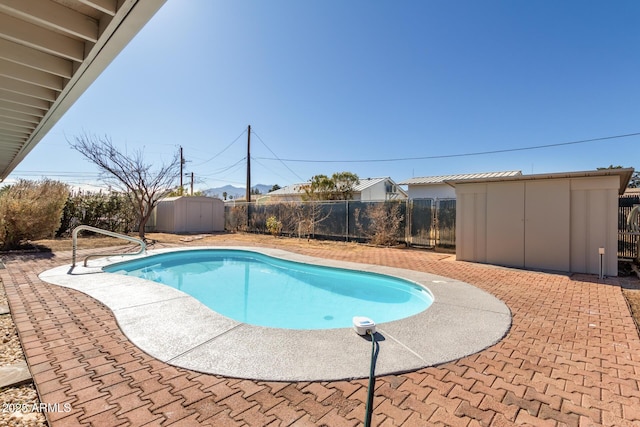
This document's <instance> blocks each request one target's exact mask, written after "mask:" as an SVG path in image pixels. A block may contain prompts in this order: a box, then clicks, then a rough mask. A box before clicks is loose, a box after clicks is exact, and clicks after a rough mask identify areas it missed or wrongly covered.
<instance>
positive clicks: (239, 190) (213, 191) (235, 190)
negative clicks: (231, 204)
mask: <svg viewBox="0 0 640 427" xmlns="http://www.w3.org/2000/svg"><path fill="white" fill-rule="evenodd" d="M272 187H273V185H265V184H256V185H254V186H252V187H251V188H253V189H258V191H260V194H267V193H268V192H269V190H271V188H272ZM202 192H203V193H204V194H206V195H207V196H210V197H213V196H218V197H220V198H223V197H222V195H223V194H224V193H227V199H228V198H230V197H229V196H231V197H232V198H234V199H236V198H240V197H244V196H245V187H234V186H233V185H225V186H224V187H214V188H208V189H206V190H203V191H202Z"/></svg>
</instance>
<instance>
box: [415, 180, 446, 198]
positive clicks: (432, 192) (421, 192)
mask: <svg viewBox="0 0 640 427" xmlns="http://www.w3.org/2000/svg"><path fill="white" fill-rule="evenodd" d="M407 188H408V190H407V193H409V198H410V199H455V198H456V189H455V188H453V187H452V186H450V185H449V184H444V183H440V184H411V185H408V186H407Z"/></svg>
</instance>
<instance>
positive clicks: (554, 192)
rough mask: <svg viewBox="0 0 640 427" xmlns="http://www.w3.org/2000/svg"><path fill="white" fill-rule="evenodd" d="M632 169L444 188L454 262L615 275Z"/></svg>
mask: <svg viewBox="0 0 640 427" xmlns="http://www.w3.org/2000/svg"><path fill="white" fill-rule="evenodd" d="M632 173H633V169H631V168H629V169H605V170H598V171H587V172H567V173H553V174H539V175H521V176H513V177H504V178H496V179H472V180H458V181H449V182H448V183H449V184H451V185H454V186H455V189H456V198H457V206H456V258H457V259H458V260H462V261H474V262H483V263H489V264H497V265H504V266H509V267H519V268H528V269H540V270H556V271H564V272H575V273H589V274H599V272H600V251H601V249H600V248H604V255H603V257H602V260H603V273H604V274H605V275H607V276H617V275H618V194H622V193H623V192H624V190H625V187H626V186H627V184H628V182H629V179H630V178H631V175H632Z"/></svg>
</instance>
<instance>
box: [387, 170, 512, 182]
mask: <svg viewBox="0 0 640 427" xmlns="http://www.w3.org/2000/svg"><path fill="white" fill-rule="evenodd" d="M518 175H522V172H521V171H502V172H481V173H465V174H457V175H437V176H422V177H416V178H409V179H406V180H404V181H401V182H399V183H398V184H400V185H429V184H444V183H446V181H451V180H462V179H484V178H502V177H509V176H518Z"/></svg>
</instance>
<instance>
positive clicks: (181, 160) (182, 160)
mask: <svg viewBox="0 0 640 427" xmlns="http://www.w3.org/2000/svg"><path fill="white" fill-rule="evenodd" d="M182 165H184V157H183V156H182V145H181V146H180V195H181V196H182V189H183V188H184V187H182V175H183V173H182Z"/></svg>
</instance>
